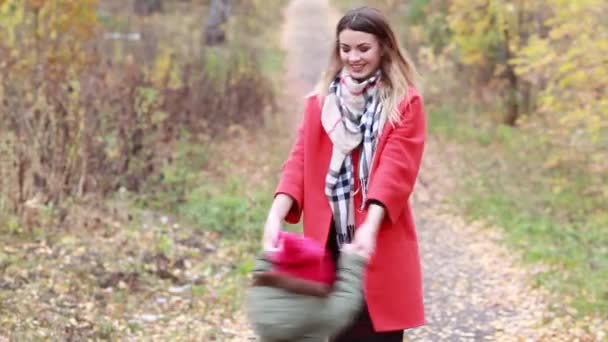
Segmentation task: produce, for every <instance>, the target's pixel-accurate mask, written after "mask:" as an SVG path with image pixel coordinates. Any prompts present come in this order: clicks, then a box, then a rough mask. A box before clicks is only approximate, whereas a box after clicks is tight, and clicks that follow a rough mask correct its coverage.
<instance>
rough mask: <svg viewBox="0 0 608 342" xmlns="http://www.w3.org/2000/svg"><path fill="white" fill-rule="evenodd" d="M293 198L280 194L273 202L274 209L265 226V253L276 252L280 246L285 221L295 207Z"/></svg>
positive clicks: (263, 239) (271, 210) (263, 242)
mask: <svg viewBox="0 0 608 342" xmlns="http://www.w3.org/2000/svg"><path fill="white" fill-rule="evenodd" d="M293 202H294V200H293V198H291V197H290V196H289V195H286V194H278V195H276V197H275V198H274V201H273V202H272V207H271V208H270V212H269V213H268V217H267V218H266V224H264V237H263V238H262V245H263V248H264V251H265V252H273V251H276V250H277V249H278V248H279V246H278V244H279V232H280V231H281V227H282V224H283V219H284V218H285V216H286V215H287V212H288V211H289V209H290V208H291V206H292V205H293Z"/></svg>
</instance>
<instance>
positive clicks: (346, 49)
mask: <svg viewBox="0 0 608 342" xmlns="http://www.w3.org/2000/svg"><path fill="white" fill-rule="evenodd" d="M348 51H350V49H349V48H342V52H348Z"/></svg>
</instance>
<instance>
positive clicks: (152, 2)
mask: <svg viewBox="0 0 608 342" xmlns="http://www.w3.org/2000/svg"><path fill="white" fill-rule="evenodd" d="M133 9H134V11H135V13H136V14H138V15H150V14H152V13H156V12H162V11H163V0H135V3H134V6H133Z"/></svg>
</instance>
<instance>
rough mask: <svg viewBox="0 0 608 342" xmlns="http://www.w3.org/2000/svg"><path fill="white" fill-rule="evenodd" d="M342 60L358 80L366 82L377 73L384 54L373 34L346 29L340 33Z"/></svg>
mask: <svg viewBox="0 0 608 342" xmlns="http://www.w3.org/2000/svg"><path fill="white" fill-rule="evenodd" d="M339 41H340V59H341V60H342V63H343V64H344V66H345V68H346V70H347V71H348V73H349V74H350V75H351V76H352V77H353V78H354V79H356V80H359V81H361V80H364V79H365V78H367V77H368V76H370V75H371V74H372V72H374V71H376V70H377V69H378V67H379V66H380V61H381V58H382V55H383V54H384V52H383V51H382V47H381V46H380V42H378V39H377V38H376V36H374V35H373V34H370V33H367V32H362V31H355V30H351V29H346V30H344V31H342V32H340V36H339Z"/></svg>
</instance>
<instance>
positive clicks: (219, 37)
mask: <svg viewBox="0 0 608 342" xmlns="http://www.w3.org/2000/svg"><path fill="white" fill-rule="evenodd" d="M229 16H230V0H211V5H210V7H209V15H208V16H207V25H206V27H205V45H210V46H211V45H218V44H222V43H224V42H225V41H226V30H225V27H224V26H225V24H226V22H227V21H228V17H229Z"/></svg>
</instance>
